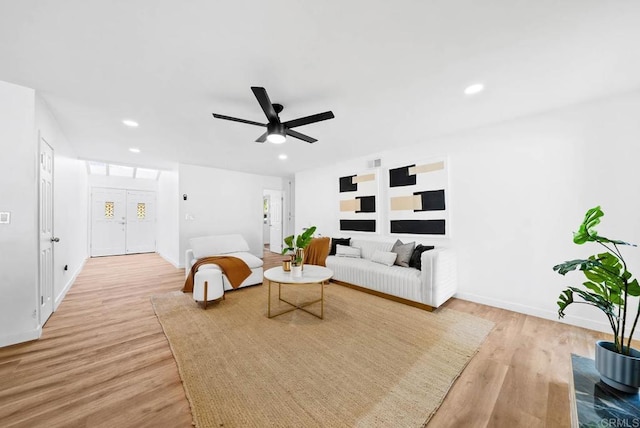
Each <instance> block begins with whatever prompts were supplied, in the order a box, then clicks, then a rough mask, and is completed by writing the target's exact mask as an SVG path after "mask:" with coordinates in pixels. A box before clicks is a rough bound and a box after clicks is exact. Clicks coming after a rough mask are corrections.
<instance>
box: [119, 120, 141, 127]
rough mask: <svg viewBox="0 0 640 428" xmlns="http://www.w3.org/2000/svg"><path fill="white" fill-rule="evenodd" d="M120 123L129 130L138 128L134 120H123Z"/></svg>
mask: <svg viewBox="0 0 640 428" xmlns="http://www.w3.org/2000/svg"><path fill="white" fill-rule="evenodd" d="M122 123H124V124H125V125H127V126H128V127H130V128H137V127H138V122H136V121H135V120H131V119H124V120H123V121H122Z"/></svg>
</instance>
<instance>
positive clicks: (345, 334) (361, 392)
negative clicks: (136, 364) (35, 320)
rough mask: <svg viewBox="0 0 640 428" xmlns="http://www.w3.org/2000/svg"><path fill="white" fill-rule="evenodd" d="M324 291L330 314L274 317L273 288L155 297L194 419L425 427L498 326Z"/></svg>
mask: <svg viewBox="0 0 640 428" xmlns="http://www.w3.org/2000/svg"><path fill="white" fill-rule="evenodd" d="M324 287H325V290H324V291H325V310H324V319H323V320H321V319H318V318H315V317H313V316H311V315H309V314H307V313H305V312H302V311H299V310H296V311H293V312H290V313H287V314H284V315H281V316H279V317H276V318H272V319H269V318H267V317H266V312H267V289H268V287H267V286H266V285H263V286H254V287H249V288H246V289H239V290H236V291H233V292H230V293H227V294H226V299H225V300H221V301H220V302H217V303H213V304H210V305H209V307H208V308H207V310H204V309H203V308H202V307H201V306H199V305H198V304H196V303H195V302H194V301H193V300H192V299H191V295H190V294H183V293H180V292H175V293H169V294H164V295H157V296H154V297H153V298H152V302H153V306H154V309H155V311H156V314H157V316H158V319H159V320H160V323H161V324H162V327H163V329H164V332H165V334H166V336H167V339H168V340H169V343H170V345H171V349H172V351H173V355H174V356H175V359H176V362H177V364H178V369H179V372H180V375H181V377H182V381H183V384H184V388H185V392H186V395H187V398H188V399H189V402H190V404H191V410H192V413H193V418H194V424H195V425H196V426H197V427H222V426H224V427H225V428H230V427H316V426H318V427H319V426H322V427H357V426H360V427H376V426H379V427H421V426H424V425H425V424H426V423H427V422H428V420H429V418H430V417H431V415H433V413H434V412H435V411H436V409H437V408H438V407H439V406H440V404H441V403H442V401H443V400H444V397H445V396H446V394H447V392H448V390H449V388H450V387H451V385H452V384H453V382H454V381H455V379H456V378H457V377H458V376H459V375H460V373H461V372H462V370H463V369H464V367H465V366H466V365H467V363H468V362H469V361H470V359H471V358H472V357H473V355H474V354H475V353H476V352H477V350H478V347H479V346H480V344H481V343H482V341H483V340H484V338H485V337H486V335H487V334H488V333H489V331H490V330H491V329H492V328H493V323H491V322H490V321H487V320H484V319H480V318H477V317H474V316H471V315H468V314H464V313H461V312H456V311H453V310H447V309H443V308H441V309H439V310H437V311H436V312H434V313H429V312H426V311H422V310H419V309H416V308H412V307H410V306H407V305H403V304H400V303H396V302H392V301H389V300H386V299H382V298H380V297H376V296H372V295H369V294H366V293H362V292H359V291H356V290H352V289H349V288H346V287H343V286H340V285H336V284H329V285H325V286H324ZM282 290H283V298H285V299H287V300H293V301H296V299H298V300H299V301H310V300H313V298H317V296H318V295H319V285H315V286H283V289H282ZM272 299H275V301H277V300H278V299H277V287H272ZM286 307H287V305H286V304H280V305H275V307H274V305H272V310H275V311H276V312H277V311H279V310H282V309H284V308H286ZM308 309H309V310H311V311H313V310H316V312H317V311H319V303H317V304H314V305H312V306H310V307H309V308H308Z"/></svg>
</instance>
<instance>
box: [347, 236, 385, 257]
mask: <svg viewBox="0 0 640 428" xmlns="http://www.w3.org/2000/svg"><path fill="white" fill-rule="evenodd" d="M351 246H352V247H358V248H360V254H361V255H362V258H363V259H369V260H371V258H372V257H373V253H375V252H376V251H387V252H388V251H391V247H393V242H383V241H365V240H364V239H352V240H351Z"/></svg>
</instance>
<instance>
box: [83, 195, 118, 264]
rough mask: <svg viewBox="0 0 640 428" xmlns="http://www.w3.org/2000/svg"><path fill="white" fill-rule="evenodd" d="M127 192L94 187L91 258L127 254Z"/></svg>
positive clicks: (92, 196) (92, 197)
mask: <svg viewBox="0 0 640 428" xmlns="http://www.w3.org/2000/svg"><path fill="white" fill-rule="evenodd" d="M126 198H127V191H126V190H122V189H106V188H100V187H94V188H93V189H92V192H91V256H92V257H96V256H114V255H119V254H125V249H126V247H125V244H126V210H127V208H126V205H125V204H126Z"/></svg>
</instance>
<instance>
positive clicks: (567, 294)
mask: <svg viewBox="0 0 640 428" xmlns="http://www.w3.org/2000/svg"><path fill="white" fill-rule="evenodd" d="M574 294H577V295H578V296H580V298H581V299H582V300H584V303H587V304H589V305H592V306H596V307H597V308H598V309H600V310H601V311H603V312H604V313H605V314H607V315H609V316H612V317H615V313H614V309H615V306H614V305H613V303H611V302H610V301H609V300H607V299H605V298H604V297H602V296H600V295H599V294H595V293H590V292H588V291H585V290H581V289H579V288H576V287H568V288H567V289H566V290H563V291H562V293H560V296H558V308H559V309H558V315H559V317H560V318H563V317H564V315H565V313H564V310H565V309H566V308H567V306H569V305H570V304H572V303H574V302H575V300H574Z"/></svg>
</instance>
